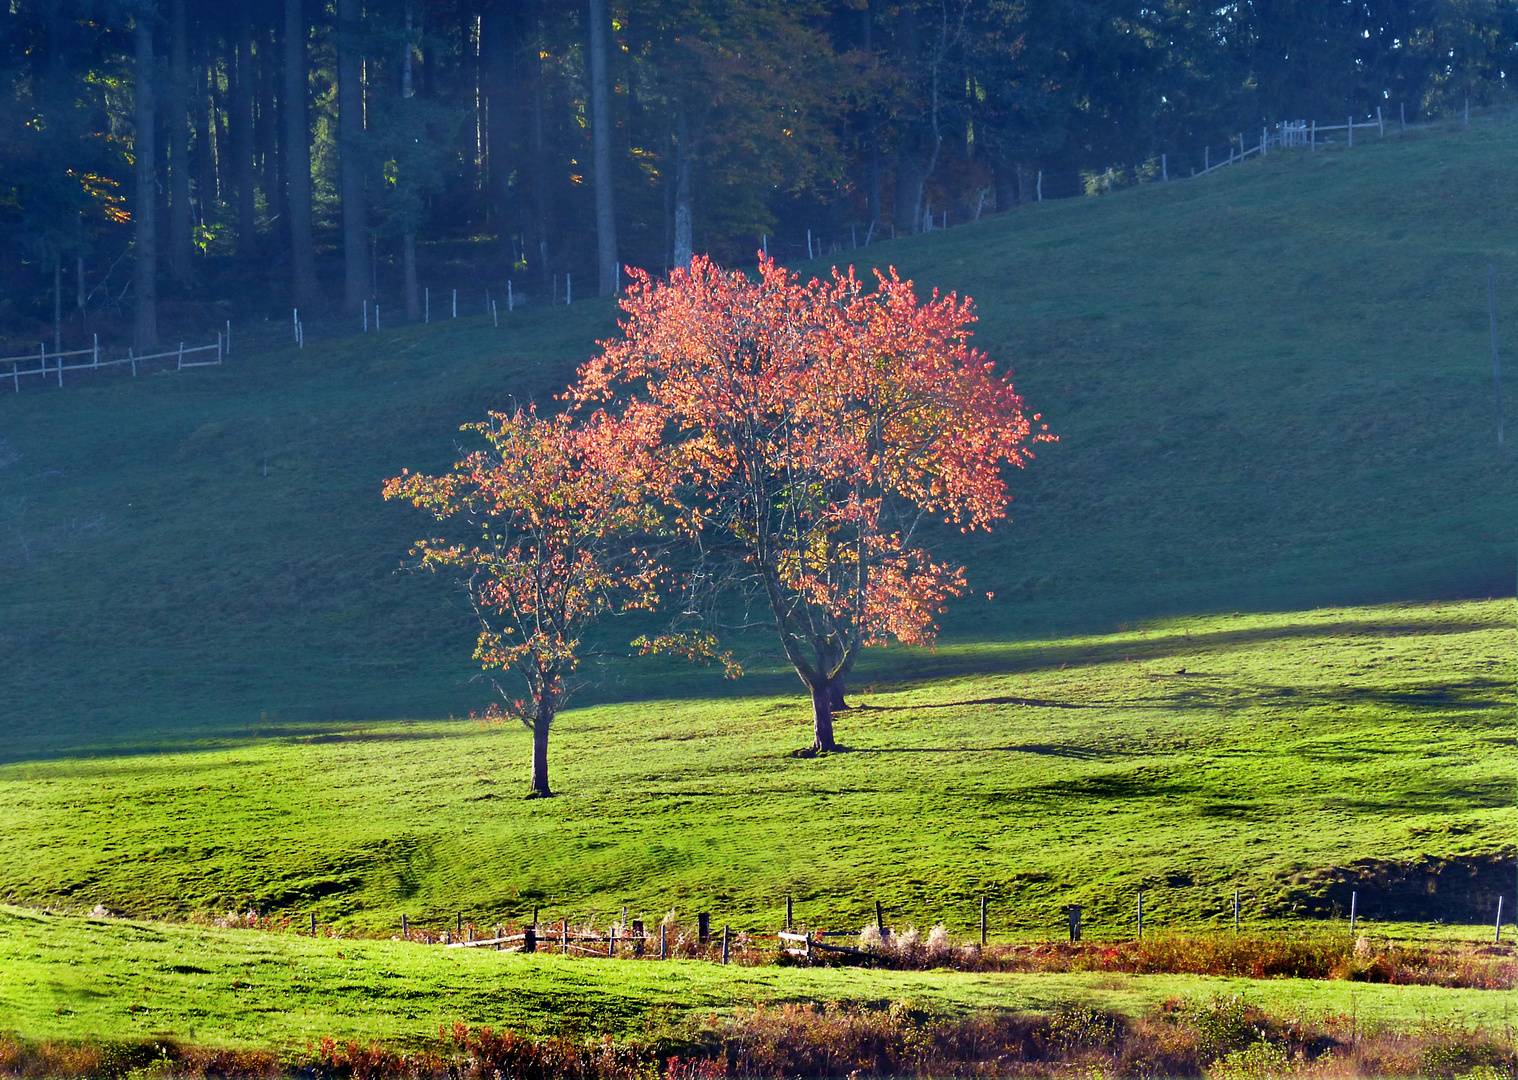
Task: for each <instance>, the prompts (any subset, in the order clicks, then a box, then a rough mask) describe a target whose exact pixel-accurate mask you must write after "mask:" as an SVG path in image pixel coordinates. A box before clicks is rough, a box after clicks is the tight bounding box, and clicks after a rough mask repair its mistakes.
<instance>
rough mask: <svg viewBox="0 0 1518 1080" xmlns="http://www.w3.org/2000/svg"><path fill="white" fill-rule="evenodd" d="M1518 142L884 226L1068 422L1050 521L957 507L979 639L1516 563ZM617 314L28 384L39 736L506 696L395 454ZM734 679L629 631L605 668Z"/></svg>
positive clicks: (22, 449)
mask: <svg viewBox="0 0 1518 1080" xmlns="http://www.w3.org/2000/svg"><path fill="white" fill-rule="evenodd" d="M1515 152H1518V124H1514V123H1513V122H1512V118H1511V117H1507V116H1504V117H1500V118H1496V119H1494V121H1493V122H1491V123H1485V124H1479V125H1477V126H1474V127H1472V128H1470V129H1468V130H1456V131H1444V132H1439V131H1425V132H1419V133H1415V134H1414V135H1412V136H1410V137H1409V138H1408V139H1407V140H1405V141H1404V140H1401V139H1390V138H1389V139H1387V140H1385V141H1384V142H1376V143H1373V144H1369V145H1366V146H1363V147H1361V146H1357V147H1356V148H1355V149H1354V150H1353V151H1332V152H1323V153H1318V154H1315V155H1309V154H1305V153H1304V154H1273V155H1271V156H1270V157H1269V158H1267V159H1265V160H1264V161H1260V162H1255V163H1251V164H1249V165H1247V166H1244V167H1241V168H1238V169H1227V170H1223V171H1222V172H1221V173H1219V174H1217V175H1214V176H1210V177H1207V178H1205V179H1202V180H1197V181H1187V182H1185V183H1175V184H1169V185H1160V184H1153V185H1145V186H1143V187H1141V188H1137V189H1133V190H1129V191H1122V192H1118V193H1115V194H1113V195H1111V196H1104V197H1101V198H1092V199H1083V200H1063V201H1060V202H1057V203H1055V202H1050V203H1044V204H1041V205H1039V206H1038V207H1035V208H1031V209H1029V210H1026V211H1019V212H1017V213H1013V214H1008V215H1006V216H1003V217H1000V218H997V219H994V220H986V221H983V222H980V223H978V224H976V225H973V226H966V227H963V228H957V229H952V230H948V231H945V232H936V233H932V234H929V235H926V236H923V237H917V238H912V239H909V240H901V241H896V242H890V243H882V244H879V245H874V246H872V247H870V248H869V249H867V250H864V251H861V252H858V253H855V255H854V257H855V261H857V262H858V263H860V265H861V266H867V265H870V264H872V263H875V262H879V263H894V264H896V265H898V266H900V267H901V268H902V269H903V271H904V272H905V273H907V274H909V275H911V276H912V277H913V278H915V279H916V280H917V281H918V282H919V284H920V285H921V286H922V287H923V288H924V289H927V288H931V287H941V288H944V289H958V290H960V291H962V292H967V293H969V294H970V295H972V296H974V297H975V298H976V300H977V302H978V305H979V308H978V310H979V312H980V314H981V319H982V321H981V323H980V327H979V343H980V344H981V345H982V346H983V347H984V348H986V349H987V350H988V351H989V352H990V353H991V354H992V355H993V356H994V357H996V358H997V359H998V360H1001V361H1003V362H1008V363H1011V364H1013V365H1014V366H1015V367H1016V369H1017V385H1018V387H1019V388H1020V389H1021V390H1022V391H1023V392H1024V394H1025V395H1026V397H1027V400H1028V402H1029V403H1030V405H1031V407H1033V408H1035V409H1038V410H1040V411H1042V412H1043V413H1044V414H1045V416H1046V417H1047V418H1048V419H1049V421H1050V422H1051V424H1052V425H1053V427H1054V429H1055V430H1056V431H1057V432H1058V433H1059V434H1060V436H1061V442H1060V443H1059V444H1058V445H1057V446H1051V447H1046V448H1044V450H1043V452H1041V454H1040V456H1039V459H1038V460H1037V461H1036V462H1035V463H1034V464H1033V466H1032V467H1031V468H1030V469H1029V470H1028V472H1027V473H1026V474H1023V475H1019V476H1018V477H1016V478H1015V488H1016V491H1017V494H1018V502H1017V504H1016V506H1015V508H1014V510H1015V513H1014V517H1015V519H1016V520H1015V523H1013V524H1011V525H1010V526H1009V527H1007V528H1004V529H1001V530H998V531H997V532H996V533H994V534H992V535H991V536H990V537H989V538H977V539H976V541H975V543H973V544H964V545H959V544H958V543H957V540H954V539H953V538H951V542H950V543H949V546H948V547H947V548H946V550H947V551H948V552H950V553H951V554H952V555H955V556H958V557H960V558H962V559H963V560H964V561H965V562H966V563H967V564H968V565H969V568H970V579H971V582H972V584H973V586H974V588H975V590H976V592H975V594H974V595H975V596H977V597H981V596H983V591H985V590H992V591H994V592H995V597H996V598H995V600H994V601H989V602H988V601H985V600H984V599H978V600H966V601H965V602H963V603H957V604H955V605H954V606H953V607H952V609H951V611H950V612H949V614H948V616H947V617H946V618H945V622H944V625H945V630H946V640H949V641H954V642H960V643H964V644H965V645H966V646H967V647H968V645H969V643H972V642H991V643H1006V642H1011V641H1017V640H1022V639H1025V638H1039V637H1049V636H1053V635H1058V634H1064V633H1069V632H1075V631H1079V632H1094V631H1111V630H1115V629H1116V628H1117V627H1118V626H1119V625H1130V626H1131V625H1134V624H1135V623H1136V622H1138V621H1141V620H1144V619H1150V618H1155V617H1159V616H1168V615H1177V614H1181V613H1186V612H1234V611H1259V610H1288V609H1300V608H1304V607H1306V608H1310V607H1314V606H1318V605H1327V604H1350V603H1364V602H1379V601H1384V600H1416V599H1430V598H1448V597H1468V596H1477V595H1479V596H1488V595H1509V596H1510V595H1512V590H1513V584H1514V562H1515V558H1514V556H1515V541H1518V531H1515V530H1518V524H1515V519H1514V516H1513V514H1512V513H1511V508H1512V505H1513V498H1514V495H1515V494H1518V484H1515V474H1514V468H1513V462H1512V457H1511V455H1508V456H1503V455H1501V454H1499V453H1498V452H1497V448H1496V445H1495V439H1494V438H1493V406H1492V388H1491V363H1490V355H1489V346H1488V342H1487V311H1486V292H1485V273H1486V265H1487V263H1488V262H1491V263H1494V264H1495V266H1496V269H1497V279H1498V282H1499V289H1498V298H1499V312H1498V325H1499V336H1500V338H1501V340H1502V342H1503V343H1504V347H1507V343H1508V342H1509V341H1510V339H1512V337H1513V331H1514V329H1515V318H1518V288H1515V287H1513V283H1518V249H1515V247H1514V243H1513V237H1515V236H1518V207H1515V206H1514V204H1513V203H1512V201H1511V200H1504V199H1494V198H1492V195H1491V193H1492V192H1493V191H1501V190H1504V185H1505V184H1506V183H1507V181H1508V178H1509V175H1510V168H1511V161H1512V160H1513V156H1514V154H1515ZM822 268H823V267H822V265H821V264H812V265H811V266H809V267H807V269H817V270H820V269H822ZM612 329H613V311H612V308H611V305H610V303H609V301H603V300H592V301H587V302H585V303H583V304H576V305H575V306H574V307H571V308H550V309H536V310H529V311H524V312H518V313H516V314H515V315H513V316H512V317H511V318H509V319H507V320H506V322H505V323H504V324H503V326H502V328H501V329H500V330H495V329H493V328H492V327H491V325H490V324H489V322H488V320H485V319H484V318H482V317H475V318H471V319H459V320H449V321H447V322H444V323H434V324H432V325H430V326H409V327H401V328H398V329H394V330H386V331H385V332H384V333H381V334H370V335H363V336H354V337H352V338H349V339H346V340H339V341H332V342H327V343H322V344H319V345H318V344H315V343H313V345H312V346H311V347H310V348H307V349H305V350H300V351H297V350H293V349H284V350H271V351H267V352H262V353H257V354H243V353H234V354H233V356H232V358H231V360H230V361H229V363H228V364H227V366H226V367H224V368H219V369H207V370H203V371H200V372H195V373H187V374H166V375H163V376H155V377H151V378H147V377H144V378H140V379H136V380H132V379H130V378H110V379H101V380H100V381H98V382H96V383H92V384H81V385H79V386H77V387H72V388H66V389H64V390H58V389H57V388H56V387H55V388H52V389H46V388H37V389H33V390H30V391H28V392H25V393H21V394H19V395H4V394H0V568H3V573H4V579H5V588H4V589H3V590H0V656H3V657H4V658H5V664H6V674H5V678H4V679H3V680H0V713H3V714H4V715H5V716H6V717H7V718H8V720H9V721H10V722H9V724H8V730H7V735H8V738H7V740H6V749H5V753H6V754H7V756H10V757H12V758H14V757H16V756H52V755H57V754H60V753H63V754H67V753H72V752H75V751H78V750H79V749H81V748H84V747H90V746H95V745H98V744H100V743H102V742H109V741H113V740H118V739H119V740H123V741H125V742H127V743H129V744H130V743H131V742H133V741H134V740H140V739H142V738H143V737H145V736H146V735H148V734H150V733H154V732H171V733H174V734H175V735H176V736H177V735H179V734H182V733H184V732H186V731H191V730H195V731H201V732H208V733H215V732H225V731H246V730H248V729H250V728H253V727H260V726H261V727H262V728H263V729H267V727H268V725H267V723H266V722H265V719H264V718H267V717H278V718H285V719H289V720H294V721H297V722H300V723H310V722H313V721H323V720H361V721H371V720H378V719H394V718H399V717H415V718H422V717H427V718H436V717H443V716H448V715H449V714H453V715H467V713H468V712H469V711H470V710H473V709H480V708H482V707H483V705H484V704H485V702H486V701H487V700H488V694H487V692H486V689H485V688H484V687H482V686H480V685H478V684H472V683H471V682H470V681H469V680H470V678H471V676H472V675H473V674H474V672H473V669H472V664H471V662H470V661H469V659H468V656H469V641H470V631H469V618H468V615H467V612H466V611H464V610H463V609H462V606H461V605H460V603H459V602H458V599H457V598H456V597H454V596H452V595H451V594H450V593H449V592H448V591H447V590H446V589H445V588H444V587H442V583H439V582H435V581H434V582H426V583H423V582H418V581H415V580H411V579H406V578H401V577H397V576H395V575H394V573H393V570H394V569H395V567H396V566H397V564H398V562H399V560H400V558H401V557H402V554H403V553H404V551H405V550H406V545H407V543H408V541H410V540H411V539H413V538H414V536H415V535H417V531H418V530H420V529H422V528H423V526H424V522H422V521H421V520H419V518H418V516H417V515H416V514H415V513H414V512H412V511H409V510H408V509H407V508H405V507H401V506H394V505H386V504H383V503H382V502H381V501H380V500H379V498H378V491H379V484H380V481H381V479H382V478H383V477H386V476H389V475H393V474H395V473H396V472H397V471H398V470H399V469H400V468H401V467H403V466H410V467H412V468H421V469H434V468H438V467H440V466H443V465H445V464H446V463H447V461H448V460H449V456H450V454H451V453H452V450H453V444H454V441H455V439H456V438H457V434H456V429H457V426H458V425H459V424H460V423H463V422H466V421H471V420H475V419H478V418H479V417H480V415H481V414H482V413H483V411H484V410H485V409H486V408H489V407H501V406H504V405H507V404H508V403H509V402H510V401H512V400H514V399H515V400H525V399H537V400H546V399H547V397H548V396H549V395H550V394H551V393H553V392H554V390H556V389H557V388H559V387H560V386H562V385H563V383H564V380H565V379H566V377H567V376H568V373H569V371H570V370H571V368H572V367H573V365H574V364H575V362H577V361H579V360H581V359H583V358H584V357H585V356H586V355H588V353H589V352H590V351H591V350H592V348H593V347H594V346H593V342H594V340H595V339H596V338H597V337H598V336H605V335H607V334H608V333H610V332H611V331H612ZM632 636H633V634H632V633H631V632H629V633H627V634H625V635H620V636H617V637H616V638H615V640H618V641H623V642H625V641H626V640H627V639H628V638H630V637H632ZM751 667H753V668H754V670H755V671H757V672H759V673H760V675H761V676H763V674H764V672H765V670H766V665H765V664H764V663H763V662H758V663H755V664H753V665H751ZM770 670H771V671H773V667H770ZM793 686H794V683H793V681H792V680H789V679H787V678H785V677H784V676H783V675H778V676H771V677H767V678H766V677H761V678H758V679H756V680H753V681H752V682H751V683H750V686H749V688H748V689H747V691H746V692H748V693H770V692H775V691H777V690H780V689H782V688H783V689H786V690H790V689H792V688H793ZM729 692H730V691H728V690H727V689H725V688H723V687H721V686H720V685H719V684H718V683H717V682H716V681H715V679H714V678H713V677H710V676H708V675H706V674H703V673H686V672H677V673H669V672H658V673H653V674H651V673H650V669H648V668H645V667H643V666H641V665H623V666H620V667H618V668H616V669H615V670H614V671H613V672H611V673H610V674H609V681H608V682H607V683H606V684H605V685H604V686H603V687H602V689H601V690H600V691H599V695H600V700H614V699H625V698H627V697H629V696H642V697H663V696H670V695H672V694H674V695H691V696H697V697H702V696H706V695H709V694H727V693H729Z"/></svg>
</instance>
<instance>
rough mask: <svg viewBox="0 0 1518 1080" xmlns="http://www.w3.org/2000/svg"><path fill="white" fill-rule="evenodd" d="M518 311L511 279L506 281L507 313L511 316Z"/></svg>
mask: <svg viewBox="0 0 1518 1080" xmlns="http://www.w3.org/2000/svg"><path fill="white" fill-rule="evenodd" d="M515 310H516V301H515V300H514V299H513V298H512V295H511V279H510V278H507V279H506V313H507V314H508V315H509V314H511V313H512V312H513V311H515Z"/></svg>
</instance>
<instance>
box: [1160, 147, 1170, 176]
mask: <svg viewBox="0 0 1518 1080" xmlns="http://www.w3.org/2000/svg"><path fill="white" fill-rule="evenodd" d="M1160 179H1161V180H1165V181H1169V179H1170V167H1169V165H1167V164H1166V162H1165V155H1164V154H1161V155H1160Z"/></svg>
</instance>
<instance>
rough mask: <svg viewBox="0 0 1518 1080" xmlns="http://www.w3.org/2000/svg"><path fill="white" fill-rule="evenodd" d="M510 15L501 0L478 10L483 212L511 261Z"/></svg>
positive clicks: (507, 258) (512, 252) (501, 248)
mask: <svg viewBox="0 0 1518 1080" xmlns="http://www.w3.org/2000/svg"><path fill="white" fill-rule="evenodd" d="M512 29H513V27H512V25H511V18H510V15H509V13H508V11H507V10H506V5H505V4H504V3H494V4H490V5H489V6H487V7H486V8H485V10H484V11H482V12H480V67H481V68H482V69H483V72H484V75H483V81H484V84H485V192H486V196H487V212H488V213H489V215H490V222H491V224H492V225H494V226H495V230H496V243H497V245H498V246H499V248H500V252H501V257H502V258H504V259H506V260H507V261H508V262H512V261H515V260H514V258H513V256H514V255H515V252H514V251H513V250H512V249H513V245H512V230H511V227H510V225H509V223H510V222H511V220H512V215H511V159H510V154H509V152H508V149H507V148H508V147H509V146H510V145H511V115H512V94H511V75H512V72H513V70H514V68H513V64H512V53H511V48H510V39H511V31H512Z"/></svg>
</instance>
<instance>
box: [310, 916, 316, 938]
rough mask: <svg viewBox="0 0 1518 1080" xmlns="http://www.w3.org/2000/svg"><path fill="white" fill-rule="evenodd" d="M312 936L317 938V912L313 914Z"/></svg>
mask: <svg viewBox="0 0 1518 1080" xmlns="http://www.w3.org/2000/svg"><path fill="white" fill-rule="evenodd" d="M311 936H312V937H315V936H316V912H314V911H313V912H312V913H311Z"/></svg>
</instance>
